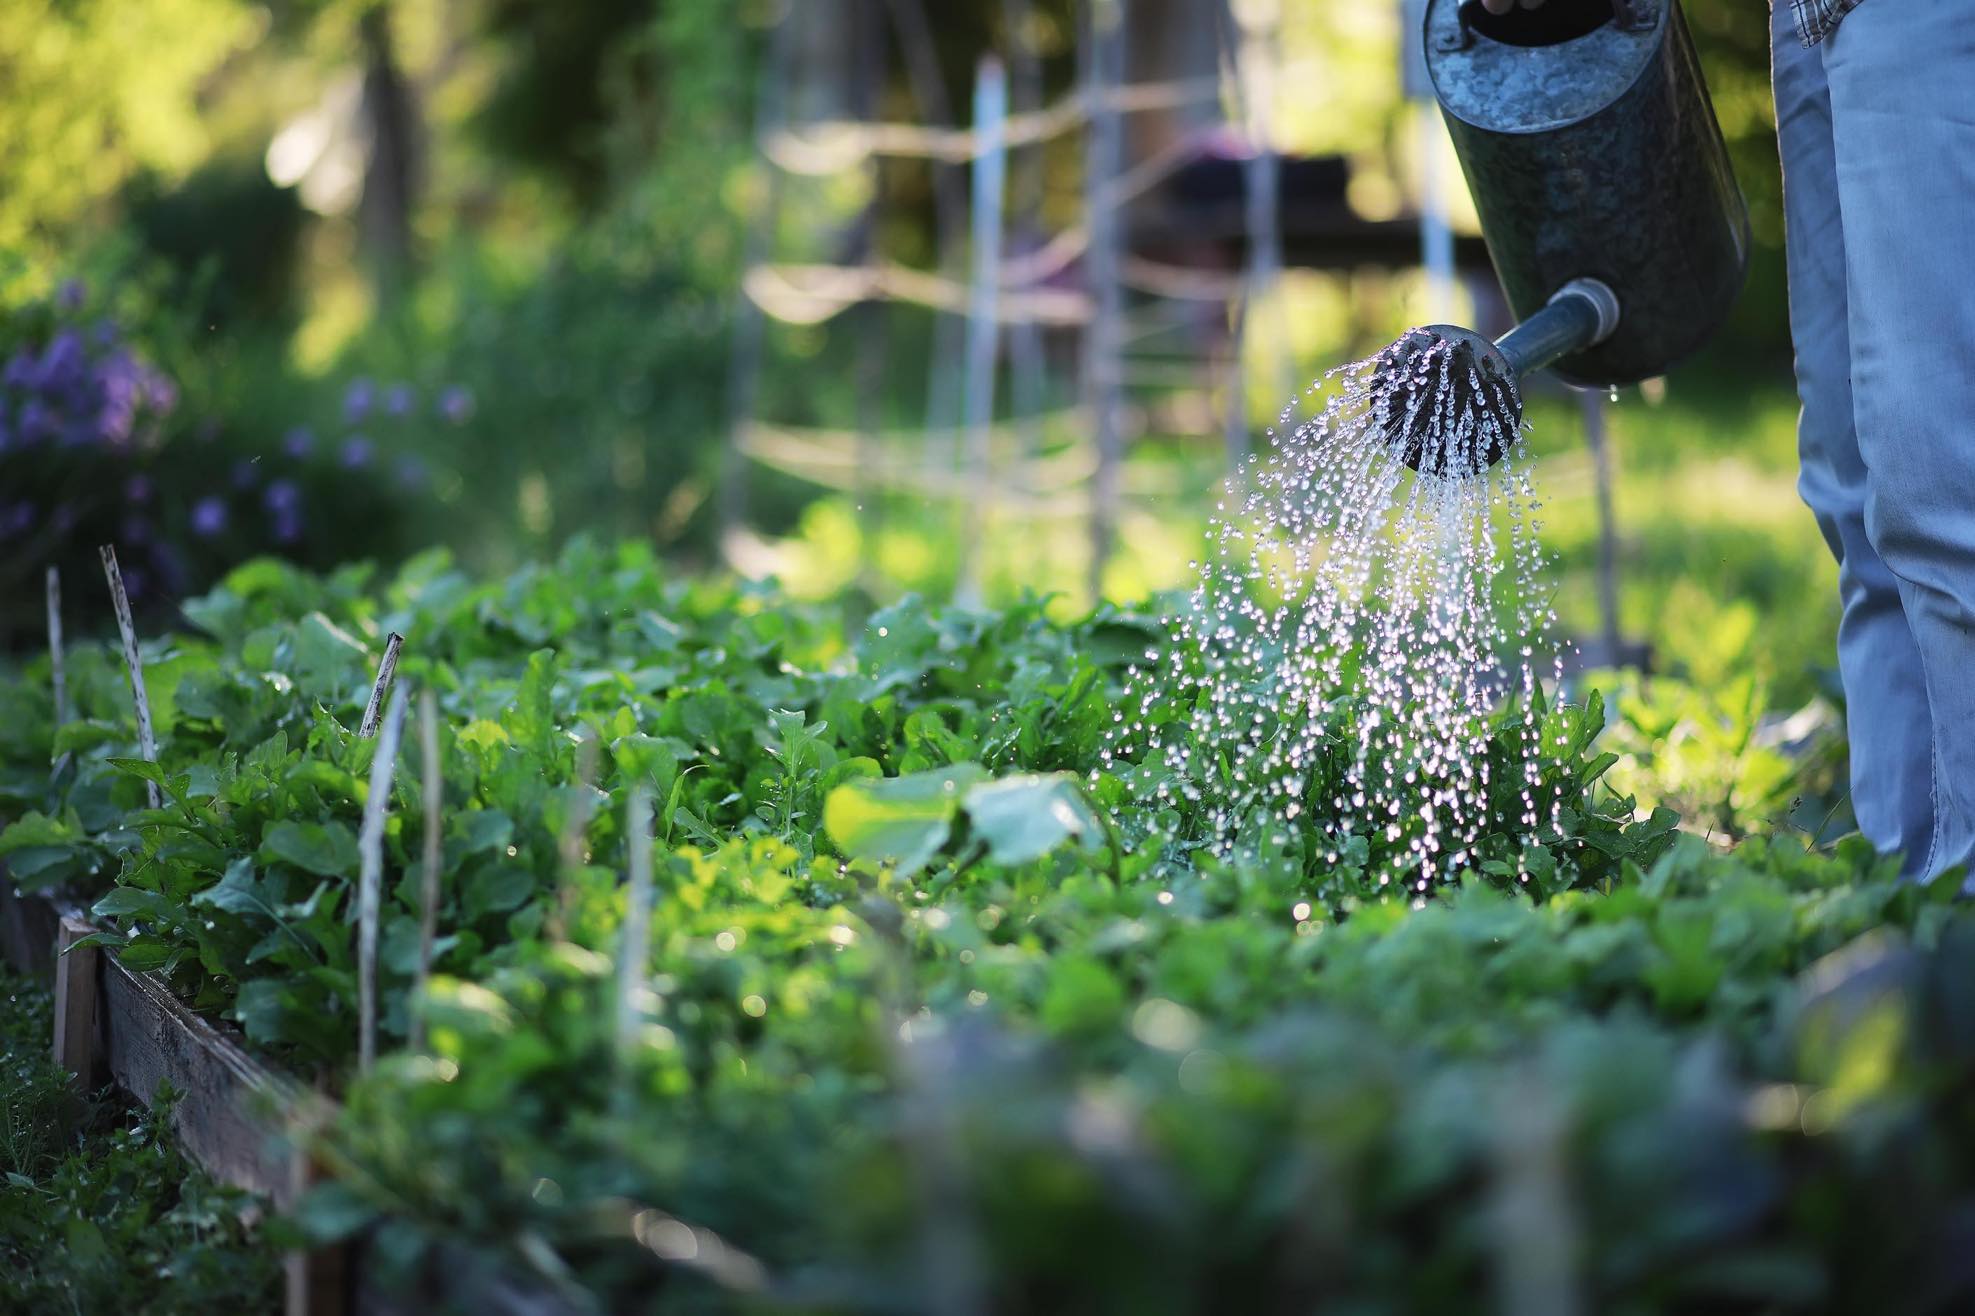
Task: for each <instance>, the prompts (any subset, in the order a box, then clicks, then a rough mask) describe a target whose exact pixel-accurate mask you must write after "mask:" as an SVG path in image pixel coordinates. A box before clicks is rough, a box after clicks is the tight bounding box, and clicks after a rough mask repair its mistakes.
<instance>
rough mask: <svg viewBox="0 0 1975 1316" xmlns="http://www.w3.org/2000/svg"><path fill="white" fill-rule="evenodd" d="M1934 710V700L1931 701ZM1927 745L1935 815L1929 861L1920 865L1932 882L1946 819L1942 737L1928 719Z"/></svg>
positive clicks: (1923, 876) (1925, 879) (1929, 793)
mask: <svg viewBox="0 0 1975 1316" xmlns="http://www.w3.org/2000/svg"><path fill="white" fill-rule="evenodd" d="M1929 711H1930V714H1931V711H1932V701H1929ZM1927 738H1928V740H1929V741H1930V742H1931V743H1930V744H1929V745H1928V746H1927V798H1928V801H1929V803H1930V805H1931V806H1932V812H1933V815H1934V829H1933V834H1932V835H1930V836H1929V837H1928V838H1927V862H1926V863H1924V864H1922V865H1921V866H1920V880H1921V882H1923V883H1927V882H1932V881H1933V880H1934V879H1935V878H1936V877H1937V876H1939V874H1937V873H1936V872H1935V871H1934V859H1935V857H1936V856H1938V855H1939V854H1940V853H1941V833H1942V831H1943V830H1945V823H1946V819H1945V818H1944V817H1943V815H1942V813H1941V738H1940V737H1939V736H1938V735H1935V734H1933V722H1932V718H1931V716H1930V718H1929V721H1928V737H1927Z"/></svg>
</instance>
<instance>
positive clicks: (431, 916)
mask: <svg viewBox="0 0 1975 1316" xmlns="http://www.w3.org/2000/svg"><path fill="white" fill-rule="evenodd" d="M418 747H419V751H420V753H421V755H422V757H423V758H424V760H425V789H424V791H423V792H421V793H422V794H423V796H424V799H425V854H424V863H423V868H424V871H423V872H422V873H421V874H420V881H419V893H418V975H417V976H416V977H415V978H413V979H412V993H411V994H412V1011H411V1049H412V1050H414V1051H417V1050H420V1049H421V1048H423V1047H424V1045H425V1016H424V1014H423V1012H421V1011H420V1010H419V1008H418V1002H419V1001H421V1000H423V999H424V997H425V983H426V980H427V979H429V978H430V977H431V976H432V941H433V938H434V936H435V935H436V934H437V932H438V930H439V864H440V862H441V860H442V858H443V854H444V851H443V847H442V845H441V843H440V828H441V826H442V825H443V823H444V817H445V809H444V805H445V796H446V774H445V772H444V771H443V768H444V764H442V763H441V762H440V761H439V700H438V697H437V696H436V695H434V694H433V693H432V687H431V686H427V687H426V688H425V689H423V690H421V691H419V692H418Z"/></svg>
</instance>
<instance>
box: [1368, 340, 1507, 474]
mask: <svg viewBox="0 0 1975 1316" xmlns="http://www.w3.org/2000/svg"><path fill="white" fill-rule="evenodd" d="M1371 412H1372V416H1373V418H1374V420H1375V422H1376V424H1377V427H1378V433H1379V434H1380V436H1381V437H1382V438H1383V439H1384V440H1385V443H1386V445H1387V446H1388V447H1390V448H1391V449H1392V450H1393V451H1394V453H1395V454H1396V455H1397V456H1398V457H1399V460H1401V461H1403V462H1404V463H1406V465H1407V466H1410V467H1411V468H1412V469H1414V470H1416V471H1419V472H1421V473H1422V474H1425V475H1434V476H1441V477H1444V478H1453V479H1459V478H1465V477H1470V476H1475V475H1479V474H1481V473H1482V472H1483V471H1485V470H1487V469H1488V468H1489V467H1490V466H1493V465H1494V464H1495V463H1496V462H1498V461H1500V460H1502V458H1503V457H1504V456H1506V455H1507V453H1508V451H1509V448H1510V447H1511V446H1513V444H1514V443H1515V439H1516V435H1517V434H1518V432H1519V431H1520V429H1521V426H1522V394H1521V391H1520V390H1519V389H1518V388H1517V387H1516V373H1515V371H1514V370H1513V369H1511V368H1510V365H1509V362H1508V359H1507V357H1505V356H1504V355H1503V353H1502V350H1501V349H1500V348H1498V347H1496V346H1495V344H1493V343H1491V342H1489V341H1488V340H1487V339H1486V338H1484V337H1482V336H1481V335H1480V334H1478V333H1476V332H1475V331H1474V330H1472V329H1463V328H1462V327H1460V326H1459V325H1453V324H1430V325H1425V326H1423V327H1421V328H1418V329H1410V330H1408V331H1407V332H1406V333H1404V334H1402V335H1400V337H1399V338H1398V340H1397V341H1395V342H1394V343H1393V344H1392V345H1391V346H1389V347H1387V348H1385V349H1384V350H1383V351H1381V352H1380V353H1379V354H1378V356H1377V358H1376V360H1375V362H1374V364H1373V367H1372V377H1371Z"/></svg>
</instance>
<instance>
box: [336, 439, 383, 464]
mask: <svg viewBox="0 0 1975 1316" xmlns="http://www.w3.org/2000/svg"><path fill="white" fill-rule="evenodd" d="M376 451H377V446H376V445H375V444H373V443H372V442H371V441H370V440H369V439H367V438H365V437H364V436H363V435H361V434H354V435H352V436H350V438H349V440H348V441H347V442H345V443H344V444H343V465H345V466H347V467H349V468H350V469H351V470H353V471H354V470H359V469H361V468H362V467H365V466H368V465H370V459H371V457H372V456H373V455H374V454H375V453H376Z"/></svg>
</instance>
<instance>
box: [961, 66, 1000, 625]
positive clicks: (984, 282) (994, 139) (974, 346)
mask: <svg viewBox="0 0 1975 1316" xmlns="http://www.w3.org/2000/svg"><path fill="white" fill-rule="evenodd" d="M1007 117H1008V79H1007V76H1006V75H1005V74H1004V73H1003V72H1002V69H1001V61H1000V60H998V59H996V58H994V56H992V55H989V56H986V57H985V58H983V59H982V60H981V62H980V66H979V68H978V70H977V71H976V73H975V79H974V131H975V132H977V133H979V134H981V136H982V138H983V142H982V149H981V152H980V154H979V155H977V156H975V157H974V189H973V191H974V195H973V224H972V229H971V239H970V240H971V241H972V243H973V257H974V262H973V263H974V269H973V282H972V295H971V298H970V300H971V302H972V307H971V309H970V310H969V311H968V314H967V374H966V395H965V396H966V406H967V465H966V479H965V482H964V491H963V493H962V495H961V503H962V508H961V531H960V544H959V562H958V564H957V569H956V571H955V581H956V584H955V587H954V596H955V597H956V598H957V599H958V600H959V601H960V602H962V603H963V604H967V605H970V606H972V605H976V604H978V603H979V602H980V597H981V589H980V579H979V572H980V547H979V546H980V539H981V534H982V531H983V529H984V525H983V519H984V518H983V511H984V509H985V507H986V500H987V499H988V497H990V496H991V495H990V491H991V489H992V488H993V484H994V471H993V467H992V464H991V462H990V461H989V455H990V454H989V452H988V438H989V435H988V429H989V427H990V426H991V425H993V424H994V376H995V366H996V363H997V361H998V359H999V352H998V351H997V348H998V347H999V346H1000V343H1001V326H1000V323H999V317H1000V289H1001V202H1002V193H1003V190H1004V185H1005V183H1006V180H1007V176H1008V152H1007V146H1006V143H1005V141H1004V140H1003V138H1002V129H1003V127H1004V124H1005V121H1006V119H1007Z"/></svg>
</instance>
